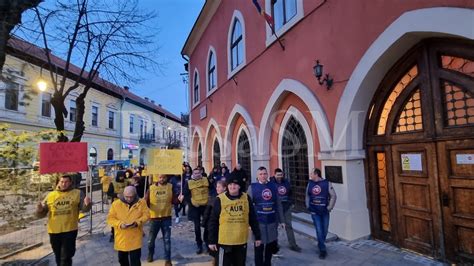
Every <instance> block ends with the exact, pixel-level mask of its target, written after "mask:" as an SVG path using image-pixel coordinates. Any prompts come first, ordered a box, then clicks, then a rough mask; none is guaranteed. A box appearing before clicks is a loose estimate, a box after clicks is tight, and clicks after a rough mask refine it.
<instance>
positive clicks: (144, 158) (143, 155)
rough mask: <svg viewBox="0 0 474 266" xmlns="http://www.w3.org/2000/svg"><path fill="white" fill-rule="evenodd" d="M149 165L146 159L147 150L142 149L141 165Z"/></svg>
mask: <svg viewBox="0 0 474 266" xmlns="http://www.w3.org/2000/svg"><path fill="white" fill-rule="evenodd" d="M146 163H147V158H146V149H145V148H142V149H141V150H140V165H143V164H146Z"/></svg>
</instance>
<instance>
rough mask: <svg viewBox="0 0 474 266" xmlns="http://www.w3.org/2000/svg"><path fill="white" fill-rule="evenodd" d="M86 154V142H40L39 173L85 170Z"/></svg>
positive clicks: (86, 168)
mask: <svg viewBox="0 0 474 266" xmlns="http://www.w3.org/2000/svg"><path fill="white" fill-rule="evenodd" d="M87 156H88V152H87V143H86V142H47V143H40V174H52V173H64V172H84V171H87V170H88V167H87Z"/></svg>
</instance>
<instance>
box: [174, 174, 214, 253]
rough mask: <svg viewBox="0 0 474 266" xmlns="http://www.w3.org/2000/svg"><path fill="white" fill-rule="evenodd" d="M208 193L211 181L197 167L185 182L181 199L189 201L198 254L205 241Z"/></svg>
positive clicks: (189, 214) (189, 213) (189, 212)
mask: <svg viewBox="0 0 474 266" xmlns="http://www.w3.org/2000/svg"><path fill="white" fill-rule="evenodd" d="M208 195H209V181H207V178H202V174H201V170H200V169H199V168H195V169H194V170H193V175H192V176H191V179H189V180H188V181H187V182H185V183H184V187H183V195H180V196H179V200H180V201H181V202H182V201H183V200H185V201H186V202H188V205H189V211H188V216H189V218H190V219H191V220H192V221H193V222H194V235H195V237H196V244H197V250H196V253H197V254H201V253H202V251H203V249H202V248H203V246H202V244H203V241H202V238H201V217H202V216H203V214H204V211H205V210H206V205H207V201H208ZM204 238H206V237H204ZM206 245H207V243H206Z"/></svg>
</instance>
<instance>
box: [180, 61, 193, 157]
mask: <svg viewBox="0 0 474 266" xmlns="http://www.w3.org/2000/svg"><path fill="white" fill-rule="evenodd" d="M181 57H182V58H183V59H184V60H185V61H186V63H185V65H184V66H185V67H184V70H185V71H186V73H188V84H187V86H186V91H187V92H188V93H187V94H185V95H187V97H186V104H187V105H188V125H187V131H188V141H187V147H186V153H187V156H186V158H187V159H188V163H189V159H190V158H191V154H190V152H191V149H192V147H190V145H191V98H190V96H191V93H190V87H189V86H190V85H189V84H191V83H190V82H189V79H190V77H189V58H186V56H185V55H184V54H181Z"/></svg>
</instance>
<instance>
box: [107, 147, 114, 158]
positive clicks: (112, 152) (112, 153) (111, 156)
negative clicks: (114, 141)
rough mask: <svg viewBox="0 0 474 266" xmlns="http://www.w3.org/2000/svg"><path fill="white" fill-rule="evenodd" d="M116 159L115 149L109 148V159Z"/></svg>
mask: <svg viewBox="0 0 474 266" xmlns="http://www.w3.org/2000/svg"><path fill="white" fill-rule="evenodd" d="M113 159H114V150H112V149H108V150H107V160H113Z"/></svg>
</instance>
